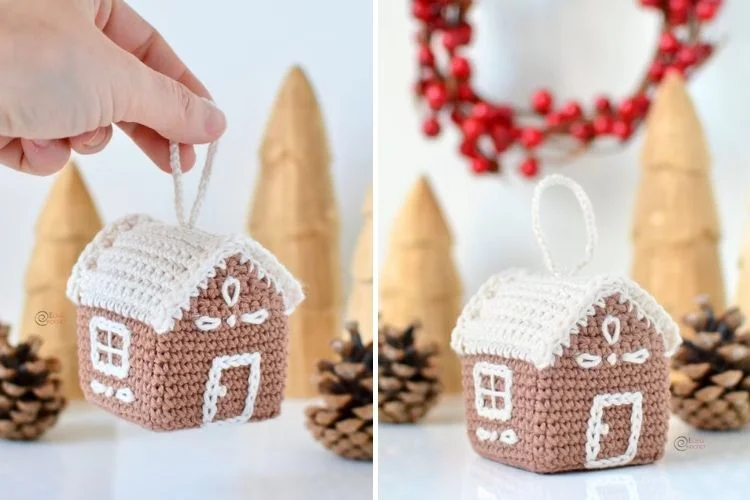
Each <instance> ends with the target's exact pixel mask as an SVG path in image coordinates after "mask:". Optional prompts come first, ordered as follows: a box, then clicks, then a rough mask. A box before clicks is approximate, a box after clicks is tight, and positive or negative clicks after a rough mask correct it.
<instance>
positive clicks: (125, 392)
mask: <svg viewBox="0 0 750 500" xmlns="http://www.w3.org/2000/svg"><path fill="white" fill-rule="evenodd" d="M115 398H117V399H119V400H120V401H122V402H123V403H132V402H133V401H135V395H134V394H133V391H131V390H130V388H129V387H123V388H121V389H117V392H115Z"/></svg>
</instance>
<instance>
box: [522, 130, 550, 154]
mask: <svg viewBox="0 0 750 500" xmlns="http://www.w3.org/2000/svg"><path fill="white" fill-rule="evenodd" d="M543 140H544V134H543V133H542V131H541V130H539V129H537V128H525V129H523V130H522V131H521V144H523V146H524V147H525V148H526V149H534V148H535V147H537V146H538V145H540V144H541V143H542V141H543Z"/></svg>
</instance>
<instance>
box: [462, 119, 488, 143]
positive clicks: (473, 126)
mask: <svg viewBox="0 0 750 500" xmlns="http://www.w3.org/2000/svg"><path fill="white" fill-rule="evenodd" d="M461 130H462V131H463V133H464V138H466V139H468V140H470V141H475V140H477V138H479V136H480V135H482V134H483V133H484V131H485V127H484V124H483V123H482V122H481V121H480V120H477V119H476V118H467V119H466V120H464V122H463V123H462V124H461Z"/></svg>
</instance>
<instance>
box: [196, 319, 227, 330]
mask: <svg viewBox="0 0 750 500" xmlns="http://www.w3.org/2000/svg"><path fill="white" fill-rule="evenodd" d="M220 326H221V320H220V319H219V318H212V317H211V316H201V317H200V318H198V319H196V320H195V327H196V328H198V330H200V331H202V332H210V331H213V330H216V329H217V328H219V327H220Z"/></svg>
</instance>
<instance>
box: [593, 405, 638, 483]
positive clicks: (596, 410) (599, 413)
mask: <svg viewBox="0 0 750 500" xmlns="http://www.w3.org/2000/svg"><path fill="white" fill-rule="evenodd" d="M621 405H632V408H631V413H630V437H629V438H628V446H627V449H626V450H625V453H624V454H622V455H620V456H616V457H607V458H598V456H599V452H600V451H601V437H602V435H604V434H605V432H604V431H605V429H606V430H608V429H609V426H608V424H606V423H605V422H603V421H602V419H603V416H604V408H607V407H610V406H621ZM642 424H643V394H641V393H640V392H624V393H614V394H599V395H597V396H595V397H594V401H593V403H592V405H591V414H590V417H589V421H588V427H587V429H586V463H585V466H586V468H587V469H600V468H604V467H615V466H618V465H625V464H627V463H629V462H630V461H631V460H633V458H635V455H636V453H637V452H638V439H639V438H640V435H641V426H642Z"/></svg>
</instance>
